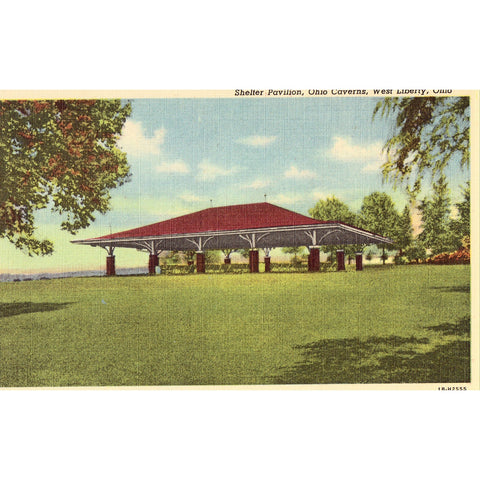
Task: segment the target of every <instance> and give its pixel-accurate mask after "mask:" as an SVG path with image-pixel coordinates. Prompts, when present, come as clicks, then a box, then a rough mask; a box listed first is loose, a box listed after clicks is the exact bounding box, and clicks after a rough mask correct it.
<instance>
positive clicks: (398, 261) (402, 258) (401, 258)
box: [393, 255, 407, 265]
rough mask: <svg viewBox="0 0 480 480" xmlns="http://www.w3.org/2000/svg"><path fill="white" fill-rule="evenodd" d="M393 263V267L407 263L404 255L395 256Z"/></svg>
mask: <svg viewBox="0 0 480 480" xmlns="http://www.w3.org/2000/svg"><path fill="white" fill-rule="evenodd" d="M393 261H394V262H395V265H405V264H406V263H407V257H405V256H404V255H395V257H394V259H393Z"/></svg>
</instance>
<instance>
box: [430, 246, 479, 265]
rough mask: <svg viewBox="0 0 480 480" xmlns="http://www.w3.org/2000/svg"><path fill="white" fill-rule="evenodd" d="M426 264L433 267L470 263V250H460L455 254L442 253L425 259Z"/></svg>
mask: <svg viewBox="0 0 480 480" xmlns="http://www.w3.org/2000/svg"><path fill="white" fill-rule="evenodd" d="M427 263H432V264H434V265H465V264H469V263H470V250H467V249H466V248H460V249H459V250H457V251H456V252H453V253H448V252H443V253H439V254H437V255H434V256H433V257H431V258H429V259H427Z"/></svg>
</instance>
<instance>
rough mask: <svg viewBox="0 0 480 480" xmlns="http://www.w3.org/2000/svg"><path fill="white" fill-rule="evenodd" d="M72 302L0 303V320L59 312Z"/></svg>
mask: <svg viewBox="0 0 480 480" xmlns="http://www.w3.org/2000/svg"><path fill="white" fill-rule="evenodd" d="M71 304H72V302H66V303H47V302H43V303H42V302H40V303H34V302H12V303H0V318H3V317H12V316H13V315H22V314H24V313H37V312H51V311H53V310H61V309H62V308H66V307H67V306H68V305H71Z"/></svg>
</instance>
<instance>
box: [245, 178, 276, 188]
mask: <svg viewBox="0 0 480 480" xmlns="http://www.w3.org/2000/svg"><path fill="white" fill-rule="evenodd" d="M270 183H271V182H269V181H268V180H254V181H253V182H252V183H249V184H248V185H245V186H244V188H253V189H256V190H258V189H260V188H265V187H268V185H270Z"/></svg>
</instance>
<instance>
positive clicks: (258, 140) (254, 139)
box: [237, 135, 277, 147]
mask: <svg viewBox="0 0 480 480" xmlns="http://www.w3.org/2000/svg"><path fill="white" fill-rule="evenodd" d="M276 139H277V137H276V136H270V137H266V136H264V135H251V136H250V137H244V138H240V139H239V140H237V143H241V144H243V145H249V146H250V147H265V146H267V145H269V144H270V143H273V142H274V141H275V140H276Z"/></svg>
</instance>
